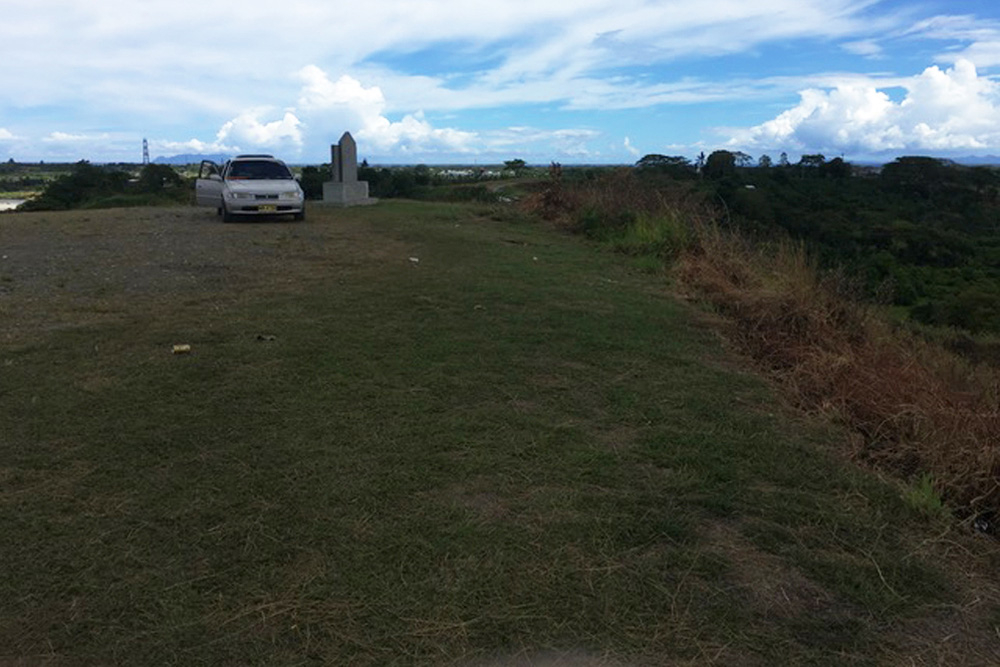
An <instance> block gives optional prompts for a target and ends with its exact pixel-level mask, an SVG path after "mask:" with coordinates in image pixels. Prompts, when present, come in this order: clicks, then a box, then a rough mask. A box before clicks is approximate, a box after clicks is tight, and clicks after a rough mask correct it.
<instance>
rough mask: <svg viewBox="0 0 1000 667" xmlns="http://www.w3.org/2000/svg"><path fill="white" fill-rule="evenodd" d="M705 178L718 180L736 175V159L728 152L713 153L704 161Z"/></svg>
mask: <svg viewBox="0 0 1000 667" xmlns="http://www.w3.org/2000/svg"><path fill="white" fill-rule="evenodd" d="M704 173H705V176H706V177H707V178H711V179H720V178H724V177H725V176H729V175H731V174H734V173H736V157H735V156H734V155H733V154H732V153H730V152H729V151H715V152H714V153H712V154H711V155H709V156H708V159H707V160H705V169H704Z"/></svg>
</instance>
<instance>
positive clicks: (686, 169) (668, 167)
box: [635, 153, 694, 178]
mask: <svg viewBox="0 0 1000 667" xmlns="http://www.w3.org/2000/svg"><path fill="white" fill-rule="evenodd" d="M635 167H636V169H639V170H642V171H658V172H662V173H665V174H669V175H671V176H674V177H675V178H687V177H691V176H693V175H694V168H693V167H692V166H691V161H690V160H688V159H687V158H686V157H682V156H680V155H673V156H668V155H660V154H658V153H650V154H649V155H646V156H644V157H643V158H642V159H640V160H639V161H638V162H636V163H635Z"/></svg>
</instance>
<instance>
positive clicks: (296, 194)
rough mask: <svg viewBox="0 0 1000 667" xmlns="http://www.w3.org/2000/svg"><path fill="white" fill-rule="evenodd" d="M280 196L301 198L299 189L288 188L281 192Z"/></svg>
mask: <svg viewBox="0 0 1000 667" xmlns="http://www.w3.org/2000/svg"><path fill="white" fill-rule="evenodd" d="M281 198H282V199H301V198H302V191H301V190H289V191H288V192H282V193H281Z"/></svg>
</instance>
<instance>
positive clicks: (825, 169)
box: [819, 157, 851, 178]
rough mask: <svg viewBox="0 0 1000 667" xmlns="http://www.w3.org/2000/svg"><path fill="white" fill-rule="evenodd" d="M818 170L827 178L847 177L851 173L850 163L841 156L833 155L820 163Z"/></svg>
mask: <svg viewBox="0 0 1000 667" xmlns="http://www.w3.org/2000/svg"><path fill="white" fill-rule="evenodd" d="M819 171H820V173H821V174H823V175H824V176H827V177H829V178H847V177H848V176H850V175H851V165H850V164H849V163H847V162H844V159H843V158H839V157H835V158H833V159H832V160H830V161H829V162H827V163H826V164H824V165H820V168H819Z"/></svg>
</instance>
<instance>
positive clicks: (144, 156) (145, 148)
mask: <svg viewBox="0 0 1000 667" xmlns="http://www.w3.org/2000/svg"><path fill="white" fill-rule="evenodd" d="M142 163H143V164H144V165H146V164H149V142H148V141H146V140H145V139H143V140H142Z"/></svg>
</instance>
